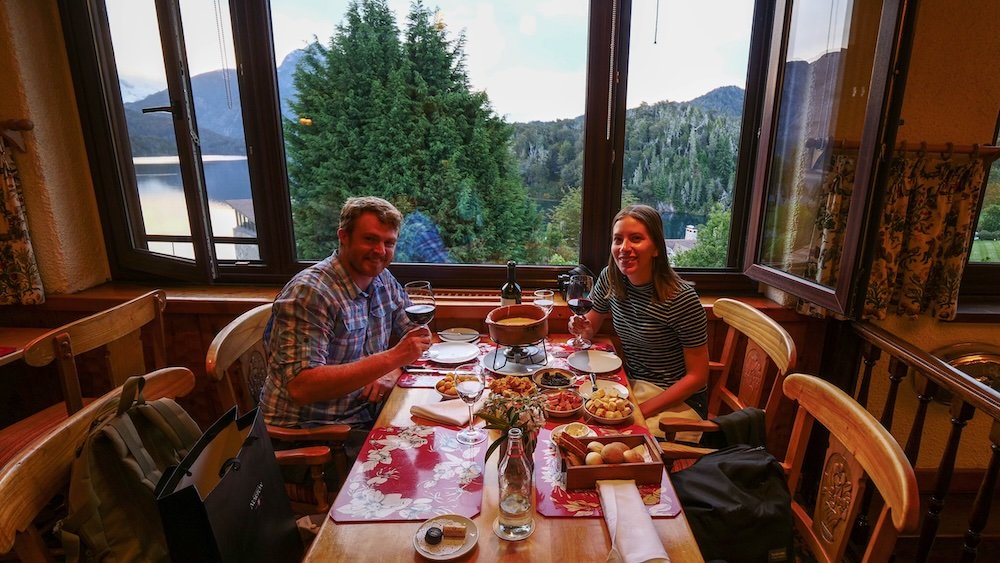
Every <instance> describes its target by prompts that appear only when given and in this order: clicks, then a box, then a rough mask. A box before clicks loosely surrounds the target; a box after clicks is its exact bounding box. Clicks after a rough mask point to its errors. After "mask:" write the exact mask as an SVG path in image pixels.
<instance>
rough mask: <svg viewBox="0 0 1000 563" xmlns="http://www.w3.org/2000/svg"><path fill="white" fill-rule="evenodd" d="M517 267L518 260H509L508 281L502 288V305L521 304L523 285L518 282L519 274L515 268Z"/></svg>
mask: <svg viewBox="0 0 1000 563" xmlns="http://www.w3.org/2000/svg"><path fill="white" fill-rule="evenodd" d="M515 268H517V262H515V261H513V260H508V261H507V281H506V282H505V283H504V284H503V286H502V287H501V288H500V305H501V306H503V305H515V304H516V305H520V304H521V286H520V285H518V284H517V275H516V274H515V272H514V269H515Z"/></svg>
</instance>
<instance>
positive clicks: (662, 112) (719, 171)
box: [622, 0, 754, 267]
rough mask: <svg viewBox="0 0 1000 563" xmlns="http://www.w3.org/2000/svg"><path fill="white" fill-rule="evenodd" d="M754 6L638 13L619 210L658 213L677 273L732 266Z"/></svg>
mask: <svg viewBox="0 0 1000 563" xmlns="http://www.w3.org/2000/svg"><path fill="white" fill-rule="evenodd" d="M753 8H754V1H753V0H740V1H733V2H728V3H727V4H726V8H725V10H720V9H719V7H718V5H717V4H715V3H712V2H702V1H699V0H670V1H664V2H635V3H633V5H632V28H631V31H630V34H629V71H628V102H627V108H628V109H627V110H626V114H625V119H626V121H625V158H624V162H623V164H622V166H623V174H622V190H623V193H622V204H623V205H629V204H633V203H645V204H647V205H650V206H653V207H655V208H657V209H658V210H660V214H661V217H662V218H663V227H664V231H665V232H664V236H665V237H666V239H667V251H668V252H669V253H670V258H671V261H672V262H673V263H674V265H677V266H684V267H724V266H726V265H727V258H728V251H729V223H730V218H729V217H730V209H731V206H732V202H733V189H734V187H735V186H734V184H735V180H736V164H737V158H738V155H737V150H738V148H739V139H740V127H741V124H742V118H743V98H744V92H745V88H746V77H747V63H748V60H749V50H750V33H751V31H752V28H753ZM709 26H710V28H711V32H706V29H707V28H708V27H709Z"/></svg>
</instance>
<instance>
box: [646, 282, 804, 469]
mask: <svg viewBox="0 0 1000 563" xmlns="http://www.w3.org/2000/svg"><path fill="white" fill-rule="evenodd" d="M712 312H713V313H714V314H715V316H716V317H718V318H720V319H721V320H722V321H723V322H725V323H726V324H727V325H728V327H729V328H728V331H727V332H726V340H725V343H724V344H723V347H722V356H721V357H720V359H719V361H717V362H710V364H709V372H710V374H709V375H710V382H709V397H708V414H709V419H711V418H714V417H716V416H719V415H721V414H725V413H729V412H736V411H738V410H740V409H743V408H746V407H757V408H763V409H764V410H765V423H764V426H765V431H766V433H767V435H768V450H769V451H770V452H771V453H772V454H773V455H775V456H776V457H780V456H781V454H782V452H783V451H784V444H785V440H784V436H782V435H780V434H781V433H777V432H775V430H776V425H777V424H778V423H779V422H781V418H782V417H781V415H782V414H786V413H784V411H781V410H780V409H779V405H780V403H781V399H782V393H781V383H782V380H783V379H784V377H785V375H786V374H787V373H788V372H789V371H791V370H793V369H795V359H796V358H795V342H793V341H792V337H791V336H790V335H789V334H788V332H787V331H785V329H784V328H782V327H781V325H779V324H778V323H777V322H775V321H774V319H772V318H770V317H768V316H767V315H765V314H763V313H761V312H760V311H758V310H757V309H755V308H754V307H751V306H749V305H747V304H745V303H742V302H740V301H735V300H733V299H726V298H722V299H719V300H717V301H716V302H715V304H713V305H712ZM741 346H742V349H743V350H744V353H743V361H742V364H741V366H742V367H741V370H740V372H739V373H738V374H734V371H735V370H734V367H735V365H736V362H735V360H736V354H737V351H738V350H739V349H740V348H741ZM731 382H732V383H731ZM732 384H736V389H735V390H734V389H733V385H732ZM660 429H661V430H662V431H663V432H664V433H665V434H666V435H667V438H668V441H667V442H662V443H661V444H660V447H661V449H662V450H663V458H664V460H665V461H667V462H668V463H670V462H672V461H673V460H677V459H697V458H699V457H701V456H703V455H705V454H706V453H709V452H711V451H714V450H712V449H711V448H699V447H694V446H687V445H684V444H678V443H675V442H672V441H669V440H670V439H671V437H672V436H673V435H674V434H675V433H677V432H684V431H694V432H718V431H719V425H718V424H716V423H714V422H711V420H691V419H687V418H680V417H666V416H665V417H662V418H660Z"/></svg>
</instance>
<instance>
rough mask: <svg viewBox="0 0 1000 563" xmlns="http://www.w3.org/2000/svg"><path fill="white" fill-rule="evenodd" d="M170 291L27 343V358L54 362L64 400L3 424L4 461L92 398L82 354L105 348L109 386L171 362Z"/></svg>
mask: <svg viewBox="0 0 1000 563" xmlns="http://www.w3.org/2000/svg"><path fill="white" fill-rule="evenodd" d="M166 304H167V300H166V294H165V293H164V292H163V291H160V290H156V291H151V292H149V293H146V294H145V295H142V296H140V297H136V298H135V299H132V300H131V301H128V302H125V303H122V304H121V305H117V306H115V307H111V308H110V309H106V310H104V311H100V312H98V313H95V314H93V315H90V316H89V317H84V318H82V319H79V320H76V321H73V322H71V323H68V324H66V325H63V326H61V327H59V328H56V329H53V330H50V331H49V332H47V333H45V334H43V335H41V336H39V337H38V338H35V339H34V340H32V341H31V342H29V343H28V344H26V345H25V347H24V362H25V363H27V364H28V365H30V366H34V367H41V366H47V365H50V364H53V363H54V364H55V366H56V370H57V372H58V374H59V383H60V386H61V387H62V393H63V399H64V402H63V403H57V404H54V405H52V406H50V407H48V408H45V409H43V410H41V411H39V412H36V413H33V414H31V415H29V416H28V417H26V418H24V419H22V420H19V421H17V422H15V423H14V424H11V425H10V426H7V427H6V428H3V429H2V430H0V466H3V465H4V464H5V463H6V462H7V461H8V460H9V459H10V458H11V457H13V456H14V455H15V454H16V453H17V452H19V451H21V450H22V449H23V448H25V447H26V446H28V445H29V444H30V443H31V442H33V441H34V440H36V439H37V438H39V437H40V436H43V435H45V434H46V433H47V432H48V431H49V430H51V429H52V428H54V427H55V426H56V425H57V424H59V423H60V422H61V421H63V420H65V419H66V418H67V417H68V416H69V415H71V414H73V413H75V412H77V411H79V410H80V409H81V408H83V405H84V404H85V403H87V402H89V401H91V400H92V399H89V398H88V399H85V398H84V397H83V396H82V393H81V391H80V378H79V375H78V373H77V357H78V356H79V355H80V354H83V353H85V352H90V351H91V350H96V349H98V348H103V352H104V353H103V356H102V363H103V365H102V372H103V373H107V374H108V377H109V378H110V381H109V386H108V388H109V389H111V388H114V387H118V386H120V385H121V384H122V383H124V382H125V380H126V379H128V378H129V377H131V376H133V375H142V374H144V373H146V372H148V371H150V370H151V369H159V368H162V367H164V366H166V345H165V339H164V332H163V310H164V308H165V307H166ZM144 328H145V329H146V330H147V333H148V336H149V339H148V340H149V345H150V349H151V350H152V356H153V357H152V365H149V366H147V365H146V357H145V355H144V354H143V340H142V330H143V329H144Z"/></svg>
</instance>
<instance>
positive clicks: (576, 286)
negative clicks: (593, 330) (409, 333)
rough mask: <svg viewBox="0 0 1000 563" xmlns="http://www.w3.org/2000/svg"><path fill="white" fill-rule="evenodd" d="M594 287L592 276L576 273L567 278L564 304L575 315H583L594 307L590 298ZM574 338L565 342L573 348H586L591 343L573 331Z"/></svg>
mask: <svg viewBox="0 0 1000 563" xmlns="http://www.w3.org/2000/svg"><path fill="white" fill-rule="evenodd" d="M593 289H594V278H593V277H592V276H587V275H583V274H577V275H575V276H572V277H571V278H569V284H568V285H567V286H566V304H567V305H569V308H570V310H571V311H573V314H574V315H576V316H583V315H586V314H587V313H589V312H590V310H591V309H593V308H594V303H593V302H592V301H591V300H590V292H591V291H592V290H593ZM573 335H574V336H575V337H576V338H571V339H570V340H569V342H567V344H569V345H570V346H572V347H574V348H580V349H581V350H586V349H587V348H590V345H591V344H592V343H591V342H590V341H589V340H587V339H586V338H584V337H582V336H580V335H579V334H576V333H573Z"/></svg>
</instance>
